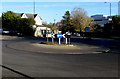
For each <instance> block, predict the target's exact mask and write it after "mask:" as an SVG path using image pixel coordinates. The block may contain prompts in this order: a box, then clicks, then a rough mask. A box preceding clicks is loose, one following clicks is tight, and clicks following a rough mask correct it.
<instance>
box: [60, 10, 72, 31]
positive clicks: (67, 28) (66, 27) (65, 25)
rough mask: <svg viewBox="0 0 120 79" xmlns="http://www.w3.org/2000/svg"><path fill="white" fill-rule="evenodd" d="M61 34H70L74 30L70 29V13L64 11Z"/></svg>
mask: <svg viewBox="0 0 120 79" xmlns="http://www.w3.org/2000/svg"><path fill="white" fill-rule="evenodd" d="M61 29H62V32H63V33H64V32H67V31H68V32H72V31H73V30H74V29H72V20H71V16H70V12H69V11H66V12H65V15H64V16H63V20H62V28H61Z"/></svg>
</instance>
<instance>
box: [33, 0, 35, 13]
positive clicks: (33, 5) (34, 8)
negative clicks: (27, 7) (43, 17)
mask: <svg viewBox="0 0 120 79" xmlns="http://www.w3.org/2000/svg"><path fill="white" fill-rule="evenodd" d="M33 7H34V9H33V12H34V14H35V0H34V3H33Z"/></svg>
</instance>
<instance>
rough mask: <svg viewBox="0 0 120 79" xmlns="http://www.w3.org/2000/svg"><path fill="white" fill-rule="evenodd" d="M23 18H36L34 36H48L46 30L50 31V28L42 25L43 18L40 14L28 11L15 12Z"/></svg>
mask: <svg viewBox="0 0 120 79" xmlns="http://www.w3.org/2000/svg"><path fill="white" fill-rule="evenodd" d="M15 14H16V15H18V16H20V17H21V18H33V19H34V20H35V25H33V28H35V29H36V31H35V34H34V36H36V37H43V36H46V31H50V28H47V27H46V26H43V25H42V18H41V17H40V16H39V15H38V14H26V13H15Z"/></svg>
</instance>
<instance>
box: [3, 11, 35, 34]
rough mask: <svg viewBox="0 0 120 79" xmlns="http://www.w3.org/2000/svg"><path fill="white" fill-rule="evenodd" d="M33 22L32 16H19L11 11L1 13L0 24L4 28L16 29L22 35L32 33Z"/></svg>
mask: <svg viewBox="0 0 120 79" xmlns="http://www.w3.org/2000/svg"><path fill="white" fill-rule="evenodd" d="M34 24H35V21H34V19H32V18H21V17H20V16H17V15H15V14H14V12H12V11H7V12H5V13H3V14H2V26H3V29H6V30H16V31H18V32H20V33H22V34H23V35H33V28H32V25H34Z"/></svg>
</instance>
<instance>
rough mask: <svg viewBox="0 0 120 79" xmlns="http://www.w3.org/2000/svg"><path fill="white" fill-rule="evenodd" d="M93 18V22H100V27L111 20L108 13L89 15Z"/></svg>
mask: <svg viewBox="0 0 120 79" xmlns="http://www.w3.org/2000/svg"><path fill="white" fill-rule="evenodd" d="M91 17H92V18H93V20H94V23H98V24H100V26H101V27H104V24H106V23H108V22H110V21H111V20H112V16H108V15H93V16H91Z"/></svg>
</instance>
